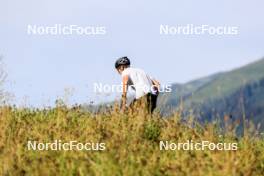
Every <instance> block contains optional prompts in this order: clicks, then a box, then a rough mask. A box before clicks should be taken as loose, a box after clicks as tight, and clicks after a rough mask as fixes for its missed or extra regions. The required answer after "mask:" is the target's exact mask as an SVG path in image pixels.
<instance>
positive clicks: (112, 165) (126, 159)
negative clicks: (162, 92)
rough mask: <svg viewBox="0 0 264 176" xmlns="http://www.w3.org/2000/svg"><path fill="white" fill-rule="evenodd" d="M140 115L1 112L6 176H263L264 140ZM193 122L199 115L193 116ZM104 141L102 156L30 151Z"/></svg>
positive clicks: (0, 166)
mask: <svg viewBox="0 0 264 176" xmlns="http://www.w3.org/2000/svg"><path fill="white" fill-rule="evenodd" d="M180 119H181V117H180V115H179V114H177V113H176V114H174V116H171V117H169V118H166V119H164V118H160V117H159V115H157V114H156V115H153V116H152V117H150V116H149V115H146V114H144V112H143V111H142V112H141V111H138V112H137V113H134V114H131V113H127V114H121V113H119V112H118V111H117V110H112V111H109V112H104V113H97V114H92V113H89V112H87V111H83V110H82V109H81V108H79V107H75V108H67V107H65V106H58V107H56V108H53V109H46V110H37V109H35V110H32V109H19V108H14V107H1V108H0V175H45V176H46V175H95V176H101V175H110V176H113V175H128V176H130V175H131V176H132V175H133V176H134V175H151V176H152V175H157V176H158V175H226V176H229V175H246V176H247V175H248V176H251V175H254V176H255V175H256V176H257V175H263V173H264V140H263V138H262V137H261V136H259V135H255V134H254V133H250V135H247V136H244V137H242V138H237V137H236V136H235V135H234V130H225V132H223V130H221V128H220V127H218V125H217V124H208V125H205V126H200V125H198V124H196V123H194V122H193V121H192V120H190V121H189V122H185V123H181V121H180ZM189 119H193V118H189ZM29 140H35V141H40V142H53V141H54V140H61V141H63V142H67V141H71V140H75V141H78V142H82V143H85V142H103V143H105V145H106V149H105V150H103V151H86V150H82V151H77V150H72V151H64V150H58V151H54V150H42V151H38V150H37V151H35V150H28V148H27V142H28V141H29ZM187 140H192V141H194V142H200V141H202V140H207V141H211V142H215V143H218V142H234V143H237V144H238V149H237V150H230V151H219V150H213V151H210V150H208V149H207V150H189V151H184V150H160V141H170V142H175V143H176V142H185V141H187Z"/></svg>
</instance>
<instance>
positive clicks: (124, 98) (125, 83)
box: [121, 75, 128, 111]
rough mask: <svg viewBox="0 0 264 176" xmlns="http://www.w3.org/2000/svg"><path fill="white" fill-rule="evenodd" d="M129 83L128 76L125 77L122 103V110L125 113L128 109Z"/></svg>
mask: <svg viewBox="0 0 264 176" xmlns="http://www.w3.org/2000/svg"><path fill="white" fill-rule="evenodd" d="M127 83H128V75H126V76H124V77H123V79H122V86H123V87H122V101H121V109H122V110H123V111H124V110H125V108H126V96H127V87H128V85H127Z"/></svg>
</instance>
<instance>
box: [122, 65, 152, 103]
mask: <svg viewBox="0 0 264 176" xmlns="http://www.w3.org/2000/svg"><path fill="white" fill-rule="evenodd" d="M124 76H128V78H129V79H128V85H129V86H131V87H132V88H133V89H134V90H135V92H136V99H139V98H140V97H142V96H144V95H146V94H148V93H153V94H155V92H154V91H153V89H152V86H153V84H152V81H151V78H150V77H149V76H148V75H147V74H146V73H145V72H144V70H142V69H138V68H130V67H129V68H126V69H125V70H124V71H123V72H122V78H123V77H124Z"/></svg>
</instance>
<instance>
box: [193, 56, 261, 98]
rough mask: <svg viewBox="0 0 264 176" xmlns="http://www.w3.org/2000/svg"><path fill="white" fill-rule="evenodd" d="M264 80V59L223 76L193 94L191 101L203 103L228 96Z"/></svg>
mask: <svg viewBox="0 0 264 176" xmlns="http://www.w3.org/2000/svg"><path fill="white" fill-rule="evenodd" d="M262 78H264V59H261V60H259V61H257V62H254V63H252V64H249V65H246V66H244V67H241V68H238V69H235V70H233V71H230V72H226V73H223V74H221V75H220V76H219V77H217V78H216V79H214V80H213V81H211V82H210V83H209V84H207V85H206V86H204V87H202V88H201V89H199V90H198V91H195V92H194V93H193V96H192V98H191V99H189V101H191V102H199V103H202V102H204V101H206V100H208V99H219V98H223V97H225V96H228V95H230V94H232V93H234V92H235V91H237V89H239V88H240V87H243V86H244V85H246V84H248V83H250V82H255V81H258V80H260V79H262Z"/></svg>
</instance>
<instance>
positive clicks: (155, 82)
mask: <svg viewBox="0 0 264 176" xmlns="http://www.w3.org/2000/svg"><path fill="white" fill-rule="evenodd" d="M151 81H152V84H153V85H154V88H155V90H156V91H157V92H159V89H160V83H159V81H157V80H155V79H152V80H151Z"/></svg>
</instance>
